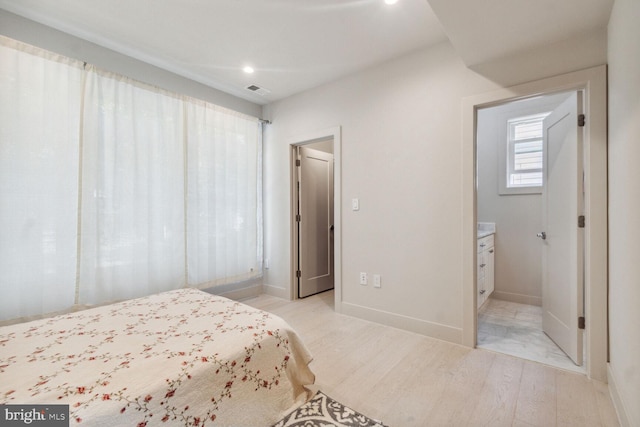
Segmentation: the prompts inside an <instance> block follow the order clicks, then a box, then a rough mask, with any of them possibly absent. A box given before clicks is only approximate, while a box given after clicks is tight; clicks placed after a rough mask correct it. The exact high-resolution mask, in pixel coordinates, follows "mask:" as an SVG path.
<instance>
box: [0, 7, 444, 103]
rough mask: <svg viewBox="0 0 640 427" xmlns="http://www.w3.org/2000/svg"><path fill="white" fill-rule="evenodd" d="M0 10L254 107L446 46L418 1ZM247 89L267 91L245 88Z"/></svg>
mask: <svg viewBox="0 0 640 427" xmlns="http://www.w3.org/2000/svg"><path fill="white" fill-rule="evenodd" d="M0 8H3V9H5V10H7V11H9V12H12V13H15V14H17V15H21V16H23V17H25V18H28V19H31V20H33V21H36V22H40V23H42V24H45V25H48V26H50V27H53V28H56V29H58V30H61V31H64V32H67V33H70V34H72V35H75V36H78V37H81V38H84V39H86V40H89V41H91V42H94V43H96V44H98V45H101V46H104V47H108V48H110V49H113V50H115V51H118V52H120V53H124V54H126V55H129V56H132V57H134V58H137V59H141V60H143V61H145V62H148V63H151V64H153V65H156V66H159V67H161V68H164V69H168V70H169V71H172V72H175V73H176V74H179V75H182V76H185V77H188V78H191V79H193V80H196V81H198V82H200V83H204V84H206V85H209V86H212V87H215V88H217V89H220V90H223V91H225V92H228V93H231V94H233V95H236V96H239V97H242V98H245V99H248V100H250V101H253V102H257V103H259V104H265V103H268V102H271V101H274V100H277V99H281V98H285V97H287V96H289V95H292V94H294V93H297V92H301V91H304V90H306V89H309V88H312V87H316V86H318V85H321V84H323V83H326V82H329V81H332V80H335V79H337V78H340V77H342V76H345V75H347V74H351V73H354V72H356V71H359V70H361V69H364V68H367V67H370V66H372V65H375V64H378V63H381V62H384V61H387V60H390V59H392V58H395V57H397V56H400V55H403V54H406V53H409V52H411V51H414V50H417V49H420V48H423V47H426V46H429V45H432V44H436V43H439V42H442V41H444V40H446V36H445V35H444V32H443V31H442V27H441V26H440V23H439V22H438V20H437V18H436V17H435V15H434V14H433V12H432V11H431V9H430V7H429V4H428V3H427V1H426V0H400V1H399V2H398V3H397V4H395V5H387V4H385V3H384V1H383V0H186V1H185V0H107V1H105V0H0ZM80 59H81V58H80ZM245 65H251V66H252V67H253V68H255V70H256V71H255V73H254V74H252V75H246V74H244V73H243V72H242V68H243V67H244V66H245ZM252 84H255V85H257V86H260V87H263V88H265V89H268V90H269V91H270V92H271V93H270V94H268V95H265V96H260V95H257V94H254V93H251V92H249V91H247V90H246V89H245V88H246V87H247V86H249V85H252Z"/></svg>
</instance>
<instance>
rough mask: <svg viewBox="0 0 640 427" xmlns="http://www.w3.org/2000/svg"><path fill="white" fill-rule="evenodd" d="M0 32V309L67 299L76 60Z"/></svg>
mask: <svg viewBox="0 0 640 427" xmlns="http://www.w3.org/2000/svg"><path fill="white" fill-rule="evenodd" d="M18 47H19V44H18V43H17V42H13V41H12V40H9V39H6V38H0V291H1V293H0V316H1V318H3V319H8V318H15V317H22V316H28V315H32V314H37V313H43V312H52V311H57V310H62V309H64V308H66V307H69V306H71V305H73V303H74V298H75V283H76V261H77V258H76V237H77V234H76V229H77V220H78V216H77V206H78V135H79V134H78V131H79V129H80V126H79V124H80V100H81V88H82V64H81V63H78V62H76V61H72V60H69V59H66V58H62V57H59V56H57V55H53V54H49V53H44V52H40V51H39V50H38V49H30V48H29V47H27V46H24V47H23V48H22V49H18Z"/></svg>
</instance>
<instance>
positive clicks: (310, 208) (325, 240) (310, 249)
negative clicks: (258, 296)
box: [296, 147, 334, 298]
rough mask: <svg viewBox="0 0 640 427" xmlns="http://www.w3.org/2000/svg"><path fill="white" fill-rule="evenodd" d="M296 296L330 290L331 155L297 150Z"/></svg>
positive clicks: (331, 240) (305, 149)
mask: <svg viewBox="0 0 640 427" xmlns="http://www.w3.org/2000/svg"><path fill="white" fill-rule="evenodd" d="M298 160H299V167H298V215H297V218H296V221H297V225H298V239H299V240H298V250H299V254H298V273H297V276H298V296H299V297H300V298H304V297H308V296H310V295H313V294H317V293H319V292H323V291H326V290H329V289H333V279H334V278H333V155H332V154H329V153H325V152H322V151H318V150H314V149H311V148H306V147H298Z"/></svg>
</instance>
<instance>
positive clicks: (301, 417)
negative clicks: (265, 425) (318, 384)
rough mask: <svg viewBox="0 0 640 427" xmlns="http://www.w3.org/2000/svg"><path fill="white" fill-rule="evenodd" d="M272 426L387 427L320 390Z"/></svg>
mask: <svg viewBox="0 0 640 427" xmlns="http://www.w3.org/2000/svg"><path fill="white" fill-rule="evenodd" d="M273 427H387V426H385V425H384V424H382V423H381V422H380V421H376V420H372V419H371V418H368V417H366V416H364V415H362V414H360V413H358V412H356V411H354V410H353V409H351V408H348V407H346V406H344V405H343V404H341V403H340V402H336V401H335V400H333V399H332V398H330V397H329V396H327V395H326V394H324V393H322V392H321V391H319V392H317V393H316V395H315V396H314V397H313V398H312V399H311V400H309V401H308V402H307V403H305V404H304V405H302V406H300V407H299V408H298V409H296V410H295V411H293V412H292V413H290V414H289V415H287V416H286V417H284V419H282V420H280V421H279V422H278V423H276V424H274V426H273Z"/></svg>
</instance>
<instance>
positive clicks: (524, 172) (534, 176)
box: [501, 113, 549, 194]
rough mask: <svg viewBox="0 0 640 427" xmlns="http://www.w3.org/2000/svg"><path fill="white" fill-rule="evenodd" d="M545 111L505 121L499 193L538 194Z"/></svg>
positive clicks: (540, 179)
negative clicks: (503, 170)
mask: <svg viewBox="0 0 640 427" xmlns="http://www.w3.org/2000/svg"><path fill="white" fill-rule="evenodd" d="M548 115H549V113H543V114H536V115H533V116H525V117H517V118H513V119H510V120H508V121H507V141H506V176H505V177H504V178H503V179H505V182H504V185H502V186H501V187H502V188H501V190H502V191H501V193H502V194H531V193H541V192H542V186H543V184H544V182H543V167H544V143H543V129H542V122H543V120H544V118H545V117H546V116H548Z"/></svg>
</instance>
